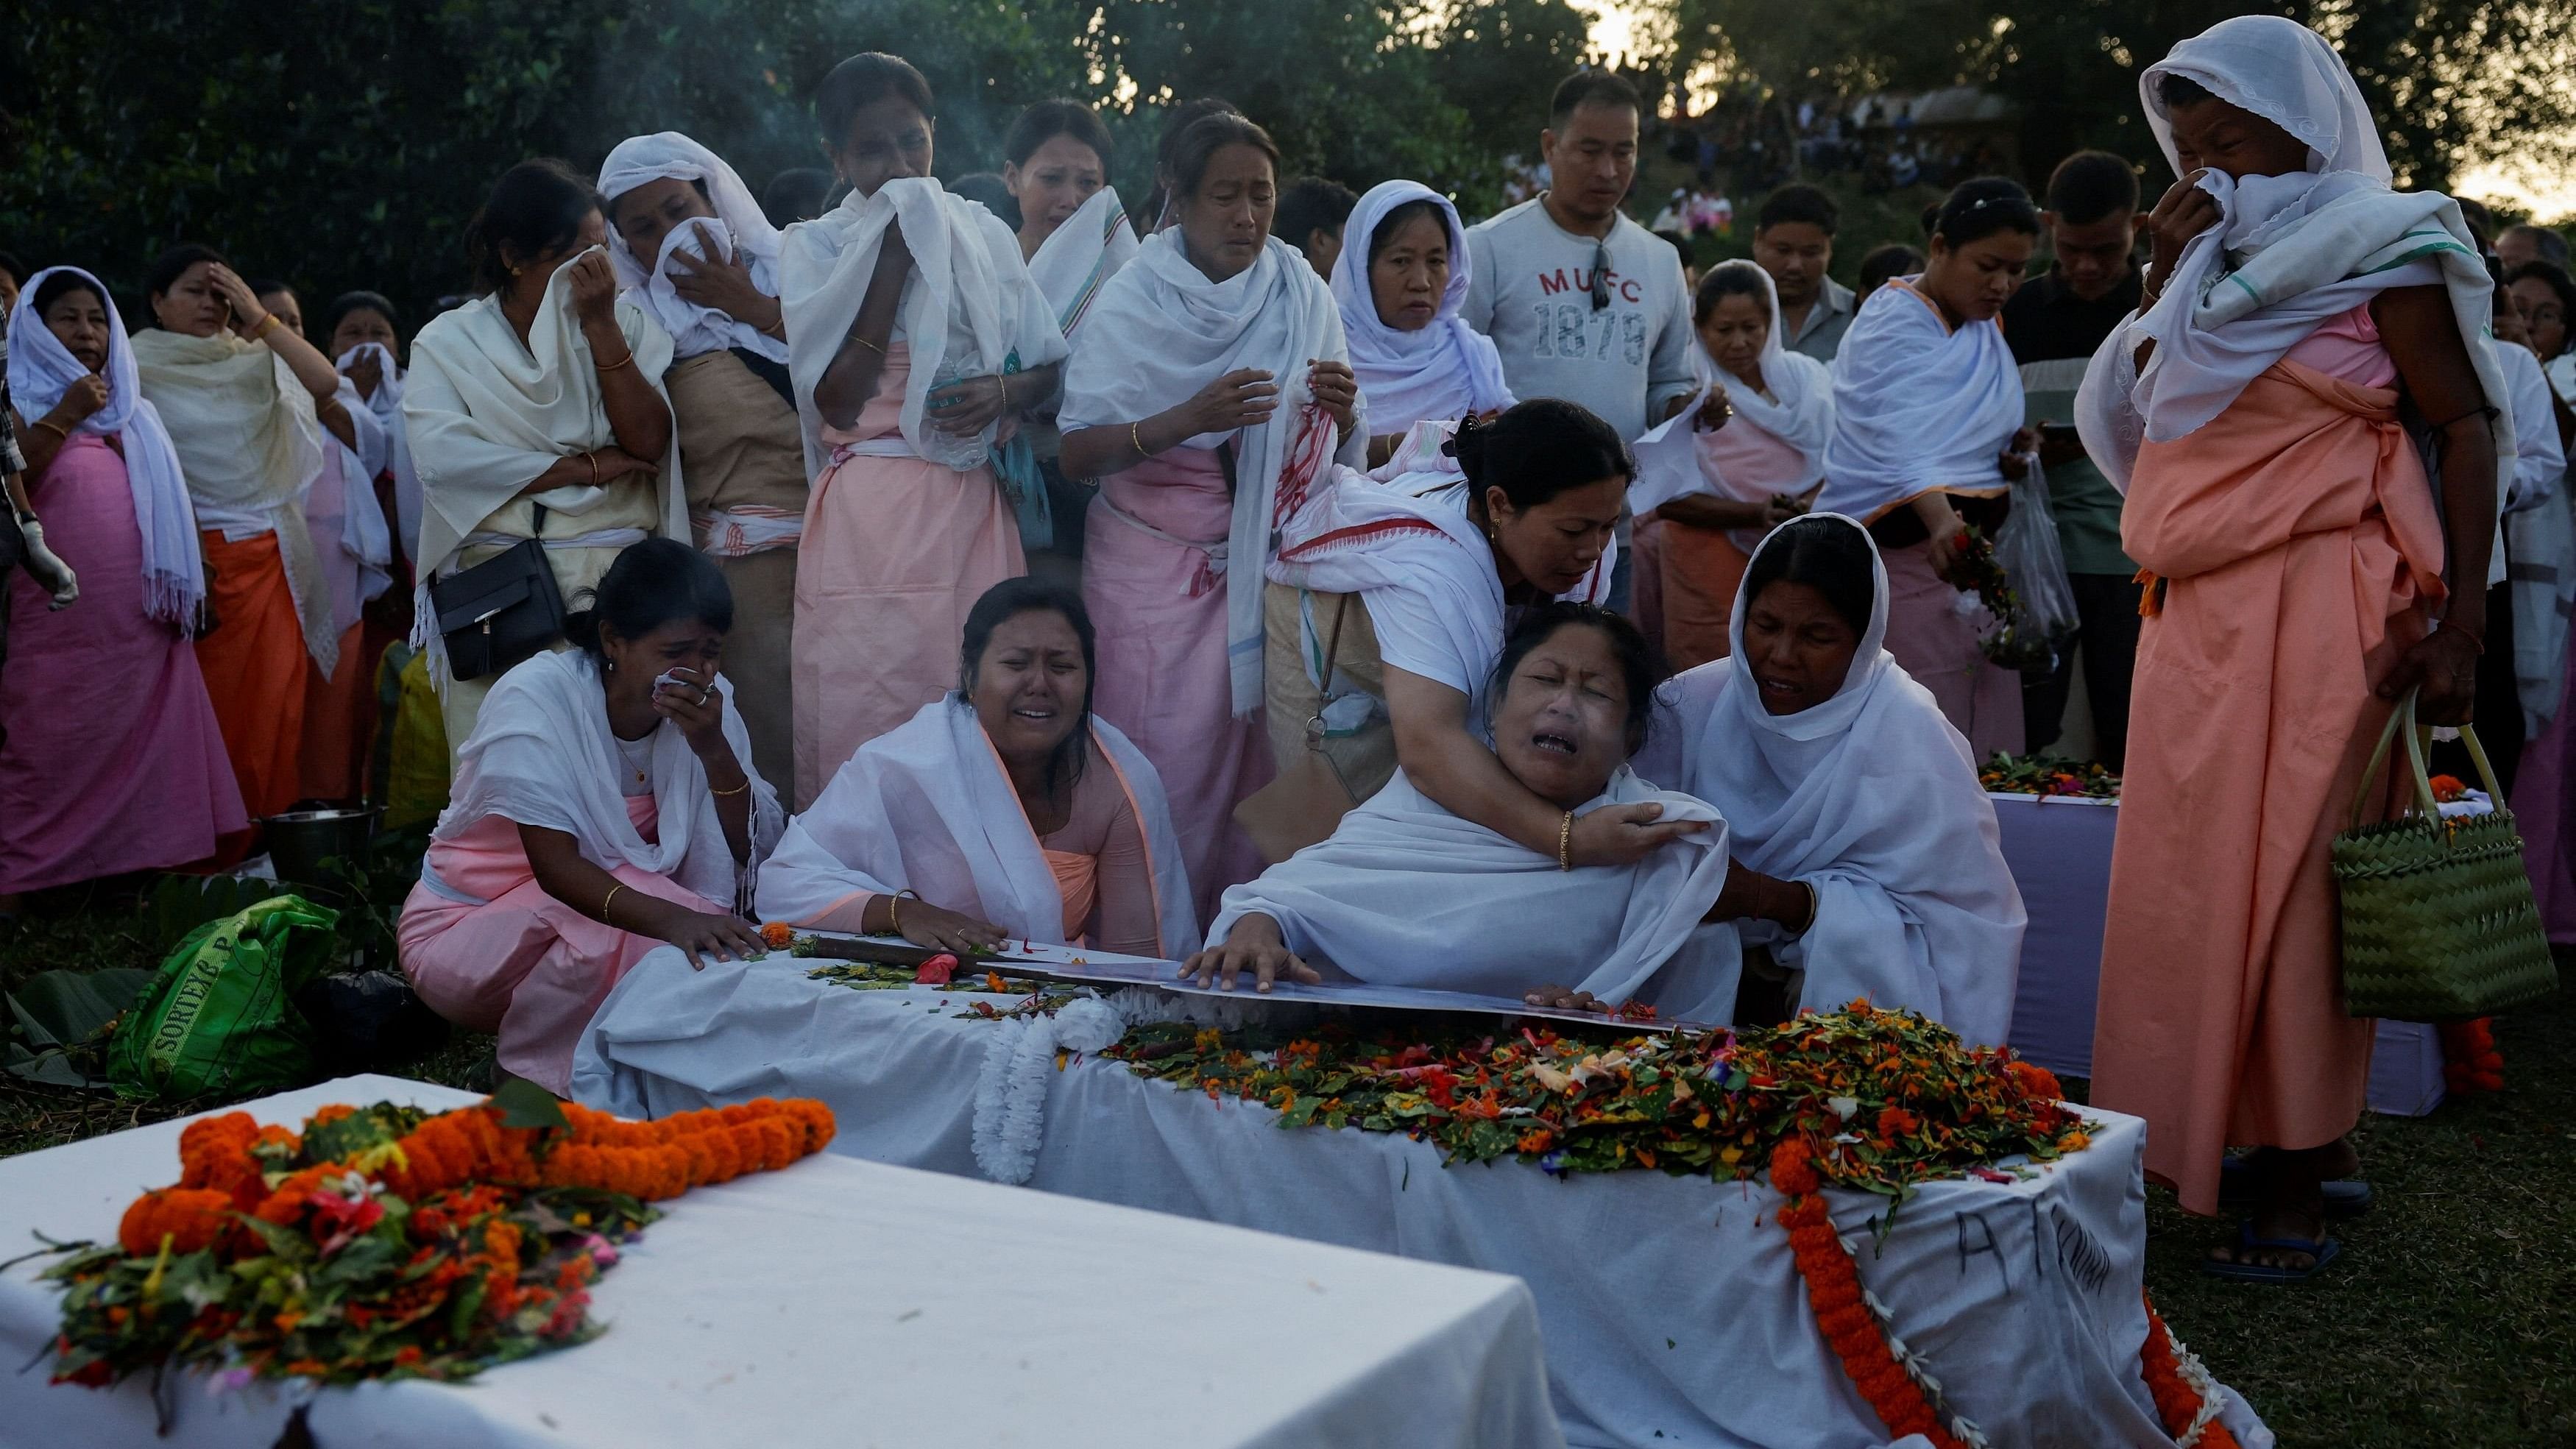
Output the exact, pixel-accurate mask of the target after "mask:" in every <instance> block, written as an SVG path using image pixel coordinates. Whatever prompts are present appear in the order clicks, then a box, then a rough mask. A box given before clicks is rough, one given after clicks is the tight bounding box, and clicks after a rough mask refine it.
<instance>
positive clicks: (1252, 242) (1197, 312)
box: [1059, 114, 1368, 913]
mask: <svg viewBox="0 0 2576 1449" xmlns="http://www.w3.org/2000/svg"><path fill="white" fill-rule="evenodd" d="M1278 169H1279V150H1278V147H1276V146H1275V145H1273V144H1272V143H1271V140H1270V137H1269V135H1268V133H1266V132H1264V131H1263V130H1262V129H1261V128H1260V127H1259V126H1256V125H1254V124H1252V123H1251V122H1250V121H1247V120H1245V119H1243V118H1242V117H1241V116H1236V115H1229V114H1218V115H1211V116H1207V117H1205V118H1203V119H1201V120H1199V121H1197V122H1195V123H1193V124H1192V125H1191V126H1190V128H1189V130H1188V131H1187V132H1185V133H1184V134H1183V135H1182V136H1181V137H1180V139H1179V140H1178V141H1177V142H1176V143H1175V144H1174V148H1173V152H1172V160H1171V178H1172V181H1173V198H1172V206H1173V207H1174V209H1175V211H1176V214H1177V215H1178V217H1179V221H1178V222H1177V223H1176V224H1175V225H1174V226H1172V227H1171V228H1169V229H1168V230H1165V231H1160V232H1157V233H1155V234H1154V236H1153V238H1152V239H1151V240H1149V241H1147V242H1146V243H1145V246H1144V250H1143V252H1142V254H1141V255H1140V256H1138V258H1137V259H1136V262H1135V263H1134V265H1131V266H1129V267H1127V268H1126V269H1125V270H1123V271H1121V272H1120V273H1119V274H1118V275H1117V276H1115V277H1113V278H1111V279H1110V282H1109V285H1108V286H1107V287H1105V288H1103V289H1102V291H1101V295H1100V300H1099V301H1098V303H1097V304H1095V306H1094V308H1093V316H1092V319H1091V321H1090V323H1089V324H1088V327H1087V331H1086V332H1085V334H1084V338H1083V349H1082V351H1081V352H1080V353H1079V354H1077V355H1076V356H1075V358H1074V360H1073V362H1072V364H1071V366H1070V367H1069V369H1068V370H1067V372H1066V377H1065V398H1064V407H1063V410H1062V413H1061V415H1060V418H1059V423H1060V425H1061V426H1062V428H1063V430H1064V450H1063V455H1062V457H1063V466H1064V470H1065V472H1066V473H1067V474H1069V475H1071V476H1073V477H1077V478H1097V479H1099V480H1101V485H1100V486H1101V492H1100V497H1099V499H1098V500H1097V501H1096V502H1095V503H1094V504H1093V506H1092V509H1091V514H1090V519H1089V522H1088V525H1087V527H1088V533H1087V536H1086V538H1085V540H1084V544H1083V558H1084V578H1083V598H1084V602H1085V603H1087V604H1088V605H1090V608H1091V613H1092V617H1093V618H1094V619H1096V620H1098V621H1099V624H1100V632H1101V637H1102V639H1103V641H1104V647H1103V649H1102V653H1101V674H1100V704H1099V707H1100V712H1101V714H1102V715H1103V716H1105V717H1107V718H1108V719H1110V720H1111V721H1113V722H1115V723H1116V724H1117V725H1118V726H1119V728H1121V729H1123V730H1125V731H1126V732H1127V733H1128V735H1129V737H1130V738H1132V739H1134V740H1135V741H1136V744H1137V748H1139V749H1141V750H1143V751H1144V752H1145V757H1146V758H1147V759H1149V760H1152V761H1153V762H1154V768H1155V769H1156V770H1157V771H1159V772H1160V773H1161V775H1162V777H1163V780H1164V783H1165V784H1166V785H1167V786H1168V787H1169V789H1170V790H1171V792H1172V798H1173V801H1174V804H1175V807H1176V808H1175V817H1176V824H1177V825H1178V826H1179V829H1180V835H1181V850H1182V852H1183V855H1184V857H1185V863H1186V865H1187V866H1188V870H1189V876H1190V881H1191V883H1192V884H1193V885H1194V886H1195V887H1196V888H1197V890H1198V893H1199V905H1200V908H1201V910H1202V912H1203V913H1204V912H1205V911H1206V910H1210V909H1213V908H1214V906H1215V904H1216V896H1217V893H1218V892H1220V891H1222V890H1224V889H1225V887H1226V886H1228V885H1231V884H1233V883H1234V882H1236V881H1239V880H1243V879H1246V878H1248V877H1250V876H1251V875H1252V874H1253V872H1254V871H1256V870H1257V869H1259V867H1260V860H1259V857H1258V855H1257V853H1256V852H1255V851H1254V849H1253V847H1252V843H1251V841H1250V839H1249V838H1248V837H1246V836H1245V835H1244V833H1243V832H1242V831H1241V830H1240V829H1238V828H1237V827H1236V826H1235V824H1234V821H1233V813H1234V807H1235V805H1236V804H1237V803H1238V802H1240V801H1242V800H1243V799H1244V798H1245V797H1246V796H1248V795H1250V794H1251V793H1252V792H1253V791H1255V790H1257V789H1259V788H1260V787H1261V786H1262V785H1263V784H1264V783H1266V782H1267V781H1268V780H1269V778H1270V775H1271V768H1272V766H1271V757H1270V746H1269V742H1268V740H1267V739H1266V738H1265V735H1264V731H1263V728H1262V721H1261V713H1262V707H1263V697H1262V650H1263V623H1262V570H1263V567H1264V566H1265V565H1266V564H1267V563H1268V562H1269V558H1270V554H1271V550H1272V548H1273V539H1274V536H1275V535H1276V533H1277V531H1278V529H1279V527H1280V525H1281V524H1282V523H1283V522H1284V521H1285V520H1286V519H1287V518H1288V517H1289V515H1291V514H1292V513H1294V512H1295V511H1296V510H1297V508H1298V506H1299V505H1300V504H1302V503H1303V502H1304V501H1305V498H1306V494H1307V491H1308V490H1309V489H1310V488H1312V487H1313V486H1315V484H1316V483H1317V482H1318V481H1320V480H1321V479H1322V478H1324V477H1325V476H1326V469H1327V467H1328V466H1329V463H1330V460H1331V459H1332V457H1333V456H1334V454H1335V453H1336V452H1340V453H1342V454H1343V455H1344V456H1345V458H1346V459H1347V460H1348V461H1352V462H1357V461H1359V460H1360V458H1361V456H1362V455H1363V454H1364V453H1365V451H1366V449H1367V446H1368V439H1367V434H1366V431H1365V430H1364V429H1363V428H1362V426H1361V421H1362V417H1363V413H1362V409H1361V405H1360V400H1359V389H1358V385H1357V383H1356V382H1354V381H1353V379H1352V375H1351V369H1350V364H1349V363H1348V362H1347V361H1346V360H1345V358H1346V356H1347V349H1346V348H1345V347H1344V345H1343V341H1342V324H1341V318H1340V316H1339V315H1338V314H1337V313H1336V311H1335V310H1334V307H1333V299H1332V294H1331V292H1330V291H1328V290H1327V289H1326V288H1325V286H1324V281H1323V279H1322V278H1321V277H1318V276H1316V275H1315V273H1314V269H1313V268H1311V267H1309V266H1307V265H1306V264H1305V260H1304V258H1302V257H1300V256H1299V255H1298V254H1297V251H1296V249H1295V248H1293V247H1290V246H1288V245H1287V244H1286V243H1284V242H1281V241H1279V240H1278V239H1277V238H1275V237H1273V236H1271V235H1270V218H1271V213H1272V211H1273V210H1274V209H1275V208H1276V206H1277V203H1278Z"/></svg>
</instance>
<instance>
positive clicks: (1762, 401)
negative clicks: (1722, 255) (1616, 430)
mask: <svg viewBox="0 0 2576 1449" xmlns="http://www.w3.org/2000/svg"><path fill="white" fill-rule="evenodd" d="M1721 272H1723V273H1727V274H1730V275H1736V274H1742V275H1748V276H1751V277H1753V278H1755V279H1758V280H1759V281H1760V283H1761V286H1762V293H1761V295H1762V302H1763V305H1764V306H1765V307H1767V308H1769V309H1770V313H1771V330H1770V332H1769V334H1768V335H1767V336H1766V337H1765V338H1764V339H1763V342H1762V355H1761V357H1760V358H1759V359H1758V360H1757V363H1756V365H1757V366H1758V367H1759V369H1760V370H1761V373H1762V386H1763V388H1764V389H1767V390H1768V391H1769V392H1770V394H1771V395H1770V396H1769V397H1764V396H1763V395H1762V392H1761V391H1759V390H1756V389H1755V388H1753V387H1751V386H1749V385H1748V384H1746V383H1745V381H1744V380H1743V379H1742V378H1740V377H1737V376H1736V375H1735V374H1734V373H1732V372H1729V371H1727V370H1726V369H1725V368H1723V367H1720V366H1718V365H1717V361H1716V359H1714V358H1712V357H1710V356H1709V355H1708V349H1707V348H1706V347H1705V346H1702V345H1698V344H1697V343H1696V342H1694V345H1693V347H1692V349H1691V356H1692V360H1693V361H1694V363H1696V365H1697V366H1698V369H1699V373H1700V376H1701V377H1702V379H1704V382H1703V385H1702V386H1701V388H1700V390H1699V391H1698V392H1697V393H1696V394H1694V395H1693V396H1692V397H1691V399H1690V401H1689V402H1688V403H1686V404H1684V405H1683V407H1682V410H1681V411H1680V412H1678V413H1675V414H1673V415H1672V416H1671V417H1669V418H1666V419H1665V420H1664V421H1663V422H1661V423H1659V424H1657V425H1656V426H1655V427H1654V428H1653V429H1651V430H1650V431H1648V432H1647V434H1646V435H1645V436H1644V437H1642V438H1639V439H1638V440H1637V442H1636V445H1635V452H1636V455H1637V478H1636V481H1635V482H1633V483H1631V484H1629V485H1628V510H1629V511H1630V512H1631V513H1635V514H1639V515H1643V514H1646V513H1648V512H1651V511H1652V510H1654V509H1657V508H1661V507H1663V506H1664V505H1665V504H1667V503H1670V502H1672V501H1673V500H1674V499H1676V498H1683V497H1687V496H1689V495H1691V494H1693V493H1705V494H1708V495H1709V496H1711V497H1715V498H1731V499H1733V500H1735V501H1736V502H1738V503H1768V502H1770V501H1771V495H1773V494H1775V493H1804V492H1805V491H1807V489H1808V488H1810V487H1812V486H1813V485H1814V484H1815V483H1816V481H1817V480H1818V479H1820V478H1822V477H1824V476H1825V448H1826V445H1827V444H1829V443H1830V442H1832V441H1833V435H1834V377H1833V372H1832V371H1831V369H1829V368H1827V367H1826V366H1825V364H1823V363H1821V362H1818V361H1817V360H1816V359H1814V358H1812V357H1809V356H1807V355H1806V354H1805V353H1803V352H1791V351H1790V350H1789V349H1788V347H1787V346H1786V345H1784V344H1783V342H1782V340H1781V339H1782V338H1783V336H1784V335H1785V334H1786V332H1787V329H1786V328H1784V327H1782V326H1781V325H1780V293H1779V291H1778V289H1777V288H1776V287H1774V286H1773V285H1772V282H1771V274H1770V273H1769V272H1766V271H1764V270H1762V269H1761V268H1760V267H1758V266H1756V265H1754V264H1753V263H1751V262H1748V261H1741V260H1738V261H1731V262H1720V263H1718V264H1717V265H1716V266H1715V267H1713V268H1711V269H1710V271H1709V275H1710V276H1712V277H1713V276H1716V275H1718V274H1719V273H1721ZM1712 390H1723V391H1724V392H1725V394H1726V402H1727V406H1728V407H1730V408H1732V409H1734V412H1735V416H1734V417H1733V418H1732V419H1730V420H1729V421H1728V423H1727V426H1728V427H1736V426H1739V425H1741V424H1743V423H1751V424H1752V425H1754V426H1755V427H1757V428H1760V429H1761V430H1762V431H1764V432H1766V433H1769V434H1770V435H1771V436H1773V437H1775V438H1778V439H1779V440H1780V441H1781V442H1783V443H1786V444H1788V445H1789V446H1790V447H1792V448H1795V449H1797V450H1798V454H1799V456H1800V457H1802V458H1804V459H1806V465H1805V467H1804V468H1802V469H1801V470H1800V471H1799V472H1798V473H1797V474H1796V475H1795V476H1793V477H1789V478H1768V479H1760V480H1755V479H1739V478H1729V477H1727V476H1725V474H1724V473H1723V472H1722V471H1721V470H1718V469H1715V468H1713V467H1712V466H1710V464H1711V460H1710V459H1709V458H1708V457H1707V456H1706V455H1705V453H1704V452H1703V451H1702V449H1701V448H1700V446H1699V438H1700V436H1701V435H1700V434H1699V432H1698V431H1697V430H1696V427H1695V426H1694V420H1695V419H1696V418H1697V417H1698V416H1699V410H1700V408H1701V407H1703V406H1704V405H1706V404H1707V402H1708V395H1709V393H1710V392H1711V391H1712Z"/></svg>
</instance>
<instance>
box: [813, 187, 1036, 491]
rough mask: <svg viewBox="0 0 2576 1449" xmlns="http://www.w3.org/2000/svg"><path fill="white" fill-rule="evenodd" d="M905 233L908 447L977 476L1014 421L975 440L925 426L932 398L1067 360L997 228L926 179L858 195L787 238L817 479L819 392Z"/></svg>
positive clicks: (1015, 249) (1011, 243) (821, 455)
mask: <svg viewBox="0 0 2576 1449" xmlns="http://www.w3.org/2000/svg"><path fill="white" fill-rule="evenodd" d="M896 224H900V225H901V226H902V228H903V241H904V245H905V246H906V247H908V248H910V249H911V252H912V270H911V271H910V272H908V273H906V274H905V276H904V279H903V299H902V301H901V302H900V303H899V304H898V306H897V307H896V310H895V322H896V328H897V330H898V332H899V333H900V334H901V335H902V338H903V341H904V344H905V346H906V347H908V348H909V349H910V352H911V357H910V361H909V363H908V366H909V367H910V369H911V371H910V373H909V374H908V375H907V376H906V377H905V379H904V386H903V425H902V426H903V440H904V442H905V443H906V444H907V445H909V446H910V447H911V448H912V451H913V452H914V453H915V454H916V455H918V456H919V457H922V458H925V459H928V460H929V461H931V462H933V463H937V464H939V465H940V466H941V467H944V468H956V469H960V470H963V469H968V468H976V467H981V466H983V464H984V463H985V461H986V460H987V459H988V458H990V457H991V455H992V451H993V447H994V444H995V442H996V440H997V438H998V437H999V436H1000V429H1001V428H1002V426H1003V424H1004V423H1006V422H1008V421H1009V419H1008V418H1002V419H996V420H995V421H994V422H993V424H992V425H991V426H989V427H987V428H985V429H984V431H982V432H981V433H978V434H976V435H975V436H973V437H971V438H960V437H955V436H952V435H950V434H947V433H943V432H940V431H938V430H937V429H934V428H933V427H931V426H930V422H929V415H928V408H929V403H928V399H929V397H930V394H931V393H933V392H935V391H937V390H938V389H940V388H943V387H946V386H948V385H949V384H950V383H953V382H956V381H958V380H959V379H961V378H969V377H993V376H997V375H1001V374H1005V373H1010V372H1017V371H1020V370H1022V369H1025V368H1032V367H1044V366H1046V365H1047V364H1048V363H1050V362H1060V361H1062V360H1063V359H1064V355H1065V345H1064V332H1063V330H1062V329H1061V328H1059V327H1057V326H1056V321H1055V309H1054V308H1053V307H1052V306H1050V305H1049V304H1048V302H1047V298H1046V294H1045V293H1043V292H1041V291H1039V290H1038V285H1037V283H1036V282H1034V281H1032V280H1030V278H1029V269H1028V264H1027V263H1025V262H1023V261H1021V260H1020V241H1019V238H1018V237H1016V236H1014V235H1012V234H1011V229H1010V228H1009V227H1007V226H1004V225H1002V222H1001V219H1000V218H999V217H996V216H994V215H993V213H991V212H989V211H986V210H985V209H984V208H983V207H981V206H979V205H977V204H976V203H974V202H971V201H968V200H967V199H966V198H964V197H962V196H957V195H953V194H951V193H950V192H949V190H948V189H947V188H946V187H944V186H941V185H940V184H939V183H938V182H937V181H934V180H932V179H930V178H929V177H926V176H905V177H900V178H898V179H896V180H893V181H889V182H887V183H885V184H884V185H883V186H880V187H878V188H877V190H876V194H875V195H873V196H868V195H862V194H861V193H859V192H858V191H856V190H853V191H851V193H850V194H849V195H848V196H846V197H843V198H842V200H841V204H840V205H839V206H836V207H834V208H832V209H831V210H830V211H827V212H825V213H823V214H822V215H821V216H819V217H817V218H815V219H814V220H812V221H803V222H798V223H797V224H796V225H794V226H791V227H789V228H788V229H787V233H786V242H785V256H784V258H783V259H782V261H781V262H780V265H779V273H778V277H779V282H780V291H779V296H780V298H781V299H782V300H783V301H784V302H785V303H786V307H787V353H788V355H787V368H788V373H789V376H790V377H792V378H793V379H794V381H795V384H796V411H797V414H798V416H799V417H800V418H801V419H802V420H803V422H804V425H805V466H806V469H807V471H808V473H809V474H810V475H811V476H815V477H820V476H821V475H822V472H823V468H824V465H825V464H826V462H827V461H828V460H829V459H830V456H831V452H832V450H831V448H830V447H828V446H827V445H825V443H824V442H823V423H822V413H821V412H820V411H818V410H817V409H816V408H815V406H814V388H815V386H816V385H817V384H819V383H821V382H822V380H823V374H824V372H825V371H826V370H827V369H829V368H830V367H831V365H832V360H833V359H834V358H836V357H838V356H840V355H841V346H842V343H843V342H844V341H845V340H847V338H848V337H849V335H850V328H851V326H852V325H853V324H855V323H856V322H857V321H858V317H859V304H860V303H861V302H862V301H864V300H866V298H867V294H868V282H869V280H870V279H871V278H873V277H874V276H875V275H876V270H877V252H878V250H879V248H880V247H882V246H883V244H884V242H885V233H886V228H887V227H888V226H890V225H896Z"/></svg>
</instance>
